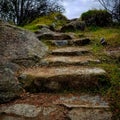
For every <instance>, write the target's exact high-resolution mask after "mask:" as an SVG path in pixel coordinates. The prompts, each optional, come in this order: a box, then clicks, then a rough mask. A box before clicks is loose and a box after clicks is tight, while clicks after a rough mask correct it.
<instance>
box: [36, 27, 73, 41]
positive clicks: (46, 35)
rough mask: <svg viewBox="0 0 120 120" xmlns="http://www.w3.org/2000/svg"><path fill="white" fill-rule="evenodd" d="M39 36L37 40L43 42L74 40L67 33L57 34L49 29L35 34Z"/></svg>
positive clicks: (43, 29)
mask: <svg viewBox="0 0 120 120" xmlns="http://www.w3.org/2000/svg"><path fill="white" fill-rule="evenodd" d="M35 33H36V34H37V38H38V39H40V40H42V39H44V40H66V39H72V38H71V36H70V35H68V34H65V33H57V32H53V31H51V30H50V29H48V28H42V29H41V30H39V31H36V32H35Z"/></svg>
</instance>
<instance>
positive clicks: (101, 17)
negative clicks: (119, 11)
mask: <svg viewBox="0 0 120 120" xmlns="http://www.w3.org/2000/svg"><path fill="white" fill-rule="evenodd" d="M81 19H82V20H83V21H85V23H86V25H87V26H100V27H104V26H109V25H111V23H112V15H111V14H110V13H108V12H107V11H106V10H89V11H87V12H85V13H83V14H82V15H81Z"/></svg>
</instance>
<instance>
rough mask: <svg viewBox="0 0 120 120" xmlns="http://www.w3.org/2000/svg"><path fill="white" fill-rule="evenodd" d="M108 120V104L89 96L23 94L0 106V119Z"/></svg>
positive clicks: (97, 96)
mask: <svg viewBox="0 0 120 120" xmlns="http://www.w3.org/2000/svg"><path fill="white" fill-rule="evenodd" d="M2 113H4V114H2ZM111 117H112V113H111V112H110V108H109V105H108V102H107V101H106V100H104V99H103V98H102V97H101V96H99V95H94V96H93V95H89V94H41V93H40V94H27V95H24V96H23V97H22V98H21V99H18V100H16V101H14V102H12V103H11V104H10V103H9V104H8V105H2V106H0V120H26V119H27V120H32V119H34V120H46V119H47V120H111Z"/></svg>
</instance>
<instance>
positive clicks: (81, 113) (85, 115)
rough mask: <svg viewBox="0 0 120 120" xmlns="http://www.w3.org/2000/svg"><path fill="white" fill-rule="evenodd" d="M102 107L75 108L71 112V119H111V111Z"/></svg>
mask: <svg viewBox="0 0 120 120" xmlns="http://www.w3.org/2000/svg"><path fill="white" fill-rule="evenodd" d="M103 111H104V110H102V109H83V108H81V109H80V108H79V109H73V110H71V111H70V112H69V114H68V116H69V118H70V120H111V117H112V116H111V113H110V112H108V111H104V112H103Z"/></svg>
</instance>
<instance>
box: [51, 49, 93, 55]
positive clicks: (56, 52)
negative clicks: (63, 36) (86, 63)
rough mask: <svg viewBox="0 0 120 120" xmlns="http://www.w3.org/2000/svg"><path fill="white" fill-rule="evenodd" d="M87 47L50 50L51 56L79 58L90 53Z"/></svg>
mask: <svg viewBox="0 0 120 120" xmlns="http://www.w3.org/2000/svg"><path fill="white" fill-rule="evenodd" d="M90 50H91V49H90V48H88V47H63V48H57V49H54V50H52V52H51V54H52V55H62V56H79V55H86V54H89V53H91V52H90Z"/></svg>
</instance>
